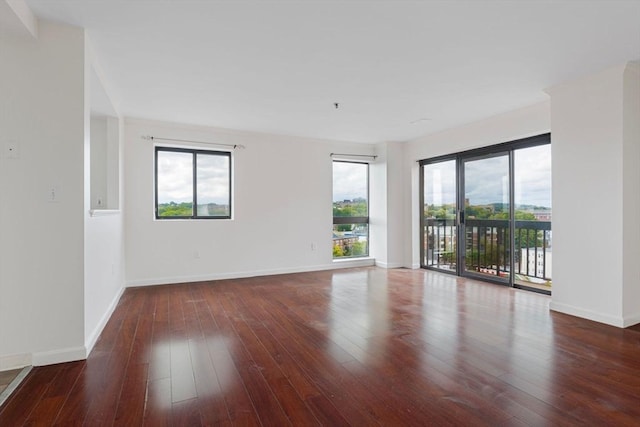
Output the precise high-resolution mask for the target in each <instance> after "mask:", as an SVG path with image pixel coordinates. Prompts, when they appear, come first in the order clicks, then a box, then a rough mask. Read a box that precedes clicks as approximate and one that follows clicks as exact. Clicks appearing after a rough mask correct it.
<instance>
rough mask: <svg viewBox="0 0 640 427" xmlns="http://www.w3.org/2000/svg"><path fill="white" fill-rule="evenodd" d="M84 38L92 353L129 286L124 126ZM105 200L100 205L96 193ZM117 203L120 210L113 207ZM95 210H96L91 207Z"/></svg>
mask: <svg viewBox="0 0 640 427" xmlns="http://www.w3.org/2000/svg"><path fill="white" fill-rule="evenodd" d="M100 71H101V70H100V68H99V66H98V64H97V58H95V54H94V53H93V50H92V49H91V44H90V41H89V40H88V39H87V38H85V63H84V75H85V86H84V87H85V92H84V95H85V106H84V107H85V108H84V117H85V127H84V136H85V140H84V346H85V349H86V354H87V355H88V354H89V353H90V352H91V349H92V348H93V346H94V344H95V343H96V341H97V339H98V337H99V336H100V333H101V332H102V329H103V328H104V326H105V325H106V323H107V321H108V320H109V317H110V316H111V314H112V313H113V310H114V309H115V307H116V304H117V303H118V300H119V298H120V296H121V295H122V291H123V290H124V273H125V270H124V264H125V259H124V221H123V216H122V212H121V211H120V210H118V209H117V208H118V207H119V206H122V203H121V200H120V199H119V198H120V196H119V195H120V194H122V191H120V188H121V186H122V183H123V179H122V178H123V177H122V173H121V171H122V167H121V166H120V163H121V161H122V156H121V153H122V151H123V150H122V148H123V143H122V141H123V139H124V125H123V122H122V120H121V119H120V116H119V114H118V111H117V110H116V108H115V106H114V105H113V102H112V101H111V98H110V96H109V92H108V90H107V89H106V87H105V84H104V82H103V81H102V78H101V76H103V73H101V72H100ZM98 196H99V197H101V198H102V199H103V200H102V201H103V203H102V206H97V203H96V202H97V197H98ZM114 208H115V209H114ZM92 209H96V210H92Z"/></svg>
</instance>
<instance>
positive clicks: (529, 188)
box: [514, 144, 552, 291]
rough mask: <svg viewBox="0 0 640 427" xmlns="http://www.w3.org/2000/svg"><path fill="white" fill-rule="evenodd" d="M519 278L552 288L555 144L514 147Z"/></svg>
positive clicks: (525, 283) (521, 282)
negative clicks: (553, 162) (552, 168)
mask: <svg viewBox="0 0 640 427" xmlns="http://www.w3.org/2000/svg"><path fill="white" fill-rule="evenodd" d="M514 163H515V169H514V181H515V185H514V192H515V219H516V227H515V242H514V244H515V273H516V275H515V282H516V283H517V284H519V285H523V286H527V287H532V288H536V289H543V290H546V291H549V290H551V281H552V270H551V264H552V262H551V261H552V234H551V145H549V144H547V145H539V146H536V147H529V148H523V149H519V150H515V151H514Z"/></svg>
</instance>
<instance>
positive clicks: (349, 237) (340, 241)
mask: <svg viewBox="0 0 640 427" xmlns="http://www.w3.org/2000/svg"><path fill="white" fill-rule="evenodd" d="M367 255H369V224H334V225H333V257H334V258H344V257H357V256H367Z"/></svg>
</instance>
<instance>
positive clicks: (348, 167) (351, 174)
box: [333, 162, 369, 216]
mask: <svg viewBox="0 0 640 427" xmlns="http://www.w3.org/2000/svg"><path fill="white" fill-rule="evenodd" d="M368 168H369V165H368V164H366V163H348V162H333V216H369V206H368V205H369V203H368V187H369V183H368V182H367V181H368Z"/></svg>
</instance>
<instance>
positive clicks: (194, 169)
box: [154, 145, 233, 221]
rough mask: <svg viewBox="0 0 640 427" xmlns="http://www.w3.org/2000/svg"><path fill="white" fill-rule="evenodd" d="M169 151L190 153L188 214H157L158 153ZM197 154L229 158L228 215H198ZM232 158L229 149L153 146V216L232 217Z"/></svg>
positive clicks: (169, 218) (186, 217)
mask: <svg viewBox="0 0 640 427" xmlns="http://www.w3.org/2000/svg"><path fill="white" fill-rule="evenodd" d="M160 152H170V153H187V154H191V166H192V184H193V190H192V191H193V194H192V209H191V212H192V214H191V215H189V216H186V215H183V216H159V215H158V211H159V209H158V206H159V203H158V202H159V200H158V153H160ZM198 155H206V156H220V157H227V158H228V160H229V214H228V215H206V216H205V215H198V161H197V159H198ZM232 168H233V158H232V156H231V152H230V151H221V150H207V149H202V148H187V147H171V146H164V145H156V146H155V147H154V194H155V197H154V218H155V219H156V220H162V221H163V220H173V219H182V220H185V219H189V220H191V219H192V220H203V219H231V218H232V213H233V209H232V200H233V174H232Z"/></svg>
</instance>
